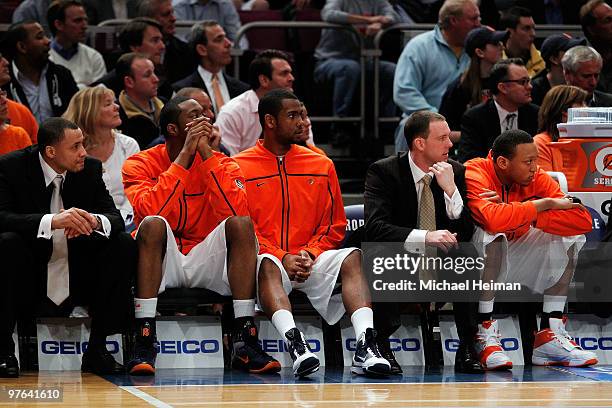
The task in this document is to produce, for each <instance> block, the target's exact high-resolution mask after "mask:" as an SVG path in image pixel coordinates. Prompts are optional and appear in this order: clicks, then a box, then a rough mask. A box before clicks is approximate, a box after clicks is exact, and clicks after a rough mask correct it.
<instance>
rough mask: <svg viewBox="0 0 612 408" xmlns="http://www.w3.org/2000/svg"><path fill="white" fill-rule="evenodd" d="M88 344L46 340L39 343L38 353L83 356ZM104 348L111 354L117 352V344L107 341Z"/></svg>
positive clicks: (85, 342)
mask: <svg viewBox="0 0 612 408" xmlns="http://www.w3.org/2000/svg"><path fill="white" fill-rule="evenodd" d="M88 344H89V342H87V341H84V342H82V343H81V342H80V341H55V340H46V341H43V342H41V343H40V351H41V352H42V353H43V354H83V353H84V352H85V351H86V350H87V345H88ZM106 348H107V349H108V351H109V352H110V353H111V354H116V353H118V352H119V343H118V342H116V341H107V342H106Z"/></svg>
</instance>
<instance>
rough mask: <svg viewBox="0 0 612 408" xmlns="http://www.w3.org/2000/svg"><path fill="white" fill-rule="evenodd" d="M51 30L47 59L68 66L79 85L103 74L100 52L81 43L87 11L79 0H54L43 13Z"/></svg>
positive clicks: (96, 78) (104, 72)
mask: <svg viewBox="0 0 612 408" xmlns="http://www.w3.org/2000/svg"><path fill="white" fill-rule="evenodd" d="M47 20H48V22H49V28H50V29H51V33H52V34H53V40H52V41H51V51H50V53H49V59H50V60H51V61H53V62H54V63H56V64H58V65H62V66H64V67H66V68H68V69H69V70H70V72H71V73H72V77H73V78H74V80H75V81H76V83H77V86H78V87H79V88H84V87H86V86H88V85H89V84H91V83H92V82H94V81H97V80H98V79H100V78H102V77H103V76H104V75H106V66H105V65H104V58H102V55H101V54H100V53H99V52H98V51H96V50H94V49H93V48H91V47H88V46H87V45H85V44H83V41H85V37H86V35H87V34H86V30H87V15H86V14H85V9H84V8H83V3H81V2H80V1H79V0H55V1H53V3H51V6H50V7H49V12H48V14H47Z"/></svg>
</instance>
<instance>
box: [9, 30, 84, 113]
mask: <svg viewBox="0 0 612 408" xmlns="http://www.w3.org/2000/svg"><path fill="white" fill-rule="evenodd" d="M4 40H5V41H6V44H8V48H7V54H8V56H9V58H10V59H11V60H12V64H11V65H10V68H9V70H10V73H11V82H10V83H9V84H8V85H5V89H6V88H8V89H6V90H7V91H8V94H9V96H10V97H11V99H13V100H14V101H16V102H19V103H21V104H23V105H25V106H26V107H27V108H28V109H30V111H31V112H32V114H33V115H34V117H35V118H36V120H37V121H38V122H39V123H41V122H42V121H44V120H45V119H47V118H49V117H51V116H61V115H62V113H64V111H65V110H66V108H67V107H68V103H69V102H70V99H71V98H72V95H74V94H75V93H76V92H77V91H78V87H77V85H76V83H75V82H74V78H73V77H72V74H71V73H70V71H69V70H68V69H67V68H64V67H62V66H61V65H57V64H55V63H53V62H52V61H50V60H49V43H50V41H49V38H48V37H47V36H46V34H45V32H44V31H43V28H42V26H41V25H40V24H38V23H36V22H34V21H26V22H23V23H17V24H14V25H12V26H11V27H10V28H9V30H8V32H7V33H6V36H5V38H4Z"/></svg>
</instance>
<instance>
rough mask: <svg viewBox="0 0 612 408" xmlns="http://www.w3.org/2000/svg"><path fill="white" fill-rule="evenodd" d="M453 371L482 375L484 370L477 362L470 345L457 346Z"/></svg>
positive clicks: (474, 352) (476, 356) (461, 344)
mask: <svg viewBox="0 0 612 408" xmlns="http://www.w3.org/2000/svg"><path fill="white" fill-rule="evenodd" d="M455 371H456V372H458V373H466V374H478V373H484V369H483V368H482V365H481V364H480V361H479V360H478V354H476V351H475V350H474V347H473V346H472V345H468V344H465V343H460V344H459V348H458V349H457V353H456V354H455Z"/></svg>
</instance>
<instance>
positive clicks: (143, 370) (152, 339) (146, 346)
mask: <svg viewBox="0 0 612 408" xmlns="http://www.w3.org/2000/svg"><path fill="white" fill-rule="evenodd" d="M138 320H140V319H138ZM142 320H143V321H142V322H141V323H140V325H139V329H138V333H137V334H136V344H135V346H134V358H133V359H132V360H131V361H130V362H129V363H128V365H127V367H128V373H130V375H155V359H156V358H157V350H155V343H156V342H157V336H156V335H155V319H142Z"/></svg>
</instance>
